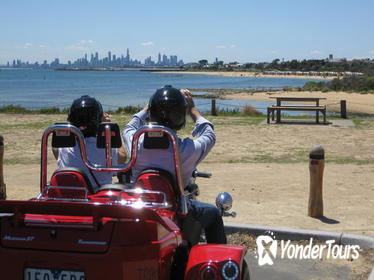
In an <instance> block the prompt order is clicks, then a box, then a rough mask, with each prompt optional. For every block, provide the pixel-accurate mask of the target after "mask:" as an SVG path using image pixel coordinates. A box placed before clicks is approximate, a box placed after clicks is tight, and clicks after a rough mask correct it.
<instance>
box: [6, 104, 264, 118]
mask: <svg viewBox="0 0 374 280" xmlns="http://www.w3.org/2000/svg"><path fill="white" fill-rule="evenodd" d="M141 109H142V107H140V106H124V107H118V108H117V109H115V110H106V112H107V113H108V114H111V115H112V114H113V115H133V114H135V113H137V112H139V111H140V110H141ZM68 111H69V109H68V108H63V109H60V108H58V107H50V108H41V109H27V108H24V107H22V106H19V105H7V106H3V107H0V113H5V114H41V115H43V114H54V115H57V114H65V115H66V114H67V113H68ZM217 114H218V115H226V116H227V115H253V116H261V115H262V114H261V113H260V112H259V111H257V110H256V109H255V108H254V107H253V106H251V105H245V106H243V107H241V108H232V109H227V108H225V109H224V108H217Z"/></svg>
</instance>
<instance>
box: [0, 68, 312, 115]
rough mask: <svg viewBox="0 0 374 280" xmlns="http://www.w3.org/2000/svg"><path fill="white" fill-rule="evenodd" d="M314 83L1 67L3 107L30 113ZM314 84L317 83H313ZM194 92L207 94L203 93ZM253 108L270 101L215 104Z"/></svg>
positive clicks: (203, 102) (202, 102) (203, 104)
mask: <svg viewBox="0 0 374 280" xmlns="http://www.w3.org/2000/svg"><path fill="white" fill-rule="evenodd" d="M307 81H310V79H292V78H268V77H223V76H215V75H203V74H184V73H163V72H148V71H147V72H145V71H56V70H41V69H38V70H36V69H4V68H2V69H0V106H7V105H19V106H22V107H25V108H27V109H40V108H48V107H59V108H61V109H62V108H66V107H69V106H70V105H71V103H72V101H73V100H74V99H76V98H78V97H80V96H82V95H90V96H93V97H95V98H97V99H98V100H99V101H100V102H101V103H102V104H103V108H104V110H109V109H112V110H115V109H116V108H118V107H124V106H129V105H131V106H144V105H145V104H146V103H147V102H148V100H149V98H150V96H151V95H152V94H153V93H154V92H155V90H156V89H157V88H160V87H163V86H164V85H172V86H174V87H176V88H197V89H204V88H216V89H264V88H269V89H277V88H284V87H302V86H303V85H304V84H305V83H306V82H307ZM314 81H315V79H314ZM194 93H195V94H202V93H204V94H209V93H206V92H204V91H200V92H194ZM195 103H196V105H197V106H198V108H199V109H200V110H201V111H203V112H206V111H209V110H210V100H207V99H198V98H196V99H195ZM247 104H249V105H251V106H253V107H255V108H256V109H258V110H259V111H260V112H262V113H264V112H265V108H266V107H267V106H269V105H270V104H273V102H272V101H269V102H266V101H252V100H217V105H218V107H219V108H220V109H229V110H232V109H235V108H236V109H240V108H241V107H243V106H245V105H247Z"/></svg>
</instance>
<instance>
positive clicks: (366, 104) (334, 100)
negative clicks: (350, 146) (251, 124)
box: [220, 91, 374, 114]
mask: <svg viewBox="0 0 374 280" xmlns="http://www.w3.org/2000/svg"><path fill="white" fill-rule="evenodd" d="M220 96H221V97H222V98H224V99H240V100H259V101H274V102H275V99H273V98H272V97H275V96H288V97H321V98H326V99H323V100H321V101H320V104H321V105H326V106H327V111H337V112H339V111H340V101H341V100H346V102H347V111H348V112H351V113H365V114H374V94H360V93H347V92H335V91H331V92H321V91H267V92H254V93H245V92H243V93H234V94H223V95H220Z"/></svg>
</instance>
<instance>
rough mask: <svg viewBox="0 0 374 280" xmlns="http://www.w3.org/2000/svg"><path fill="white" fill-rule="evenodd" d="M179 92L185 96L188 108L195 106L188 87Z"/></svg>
mask: <svg viewBox="0 0 374 280" xmlns="http://www.w3.org/2000/svg"><path fill="white" fill-rule="evenodd" d="M181 92H182V93H183V95H184V96H185V97H186V100H187V104H188V109H189V110H191V108H193V107H195V102H194V101H193V99H192V94H191V92H190V91H189V90H188V89H181Z"/></svg>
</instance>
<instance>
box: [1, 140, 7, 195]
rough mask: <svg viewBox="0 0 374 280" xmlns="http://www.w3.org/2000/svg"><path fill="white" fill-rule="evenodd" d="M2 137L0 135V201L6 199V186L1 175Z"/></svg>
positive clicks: (2, 174)
mask: <svg viewBox="0 0 374 280" xmlns="http://www.w3.org/2000/svg"><path fill="white" fill-rule="evenodd" d="M3 158H4V137H3V136H2V135H0V199H6V186H5V183H4V173H3V163H4V162H3Z"/></svg>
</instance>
